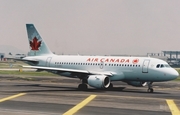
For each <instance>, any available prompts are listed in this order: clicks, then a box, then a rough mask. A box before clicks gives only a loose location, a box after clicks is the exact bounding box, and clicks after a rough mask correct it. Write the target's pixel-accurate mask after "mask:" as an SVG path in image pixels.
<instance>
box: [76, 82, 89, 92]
mask: <svg viewBox="0 0 180 115" xmlns="http://www.w3.org/2000/svg"><path fill="white" fill-rule="evenodd" d="M87 89H88V86H87V84H84V83H83V84H79V86H78V90H80V91H86V90H87Z"/></svg>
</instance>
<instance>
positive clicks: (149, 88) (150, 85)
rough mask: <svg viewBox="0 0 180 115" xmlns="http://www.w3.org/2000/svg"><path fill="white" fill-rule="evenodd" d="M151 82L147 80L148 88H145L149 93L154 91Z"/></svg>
mask: <svg viewBox="0 0 180 115" xmlns="http://www.w3.org/2000/svg"><path fill="white" fill-rule="evenodd" d="M152 83H153V82H148V90H147V92H149V93H153V92H154V89H153V86H152Z"/></svg>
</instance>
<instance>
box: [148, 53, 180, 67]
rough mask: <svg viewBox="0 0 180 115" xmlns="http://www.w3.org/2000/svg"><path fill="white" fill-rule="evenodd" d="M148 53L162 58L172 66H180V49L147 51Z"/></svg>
mask: <svg viewBox="0 0 180 115" xmlns="http://www.w3.org/2000/svg"><path fill="white" fill-rule="evenodd" d="M147 55H148V56H150V57H155V58H159V59H162V60H164V61H166V62H168V63H169V65H171V66H172V67H180V51H162V52H161V53H147Z"/></svg>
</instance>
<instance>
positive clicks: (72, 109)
mask: <svg viewBox="0 0 180 115" xmlns="http://www.w3.org/2000/svg"><path fill="white" fill-rule="evenodd" d="M95 97H96V95H90V96H89V97H88V98H86V99H85V100H83V101H82V102H81V103H79V104H77V105H76V106H74V107H73V108H71V109H70V110H68V111H67V112H65V113H64V114H63V115H73V114H74V113H76V112H77V111H78V110H80V109H81V108H82V107H84V106H85V105H86V104H88V103H89V102H90V101H91V100H93V99H94V98H95Z"/></svg>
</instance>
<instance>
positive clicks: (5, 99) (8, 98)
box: [0, 93, 26, 102]
mask: <svg viewBox="0 0 180 115" xmlns="http://www.w3.org/2000/svg"><path fill="white" fill-rule="evenodd" d="M25 94H26V93H19V94H16V95H13V96H9V97H6V98H3V99H0V102H3V101H7V100H10V99H13V98H16V97H19V96H23V95H25Z"/></svg>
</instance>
